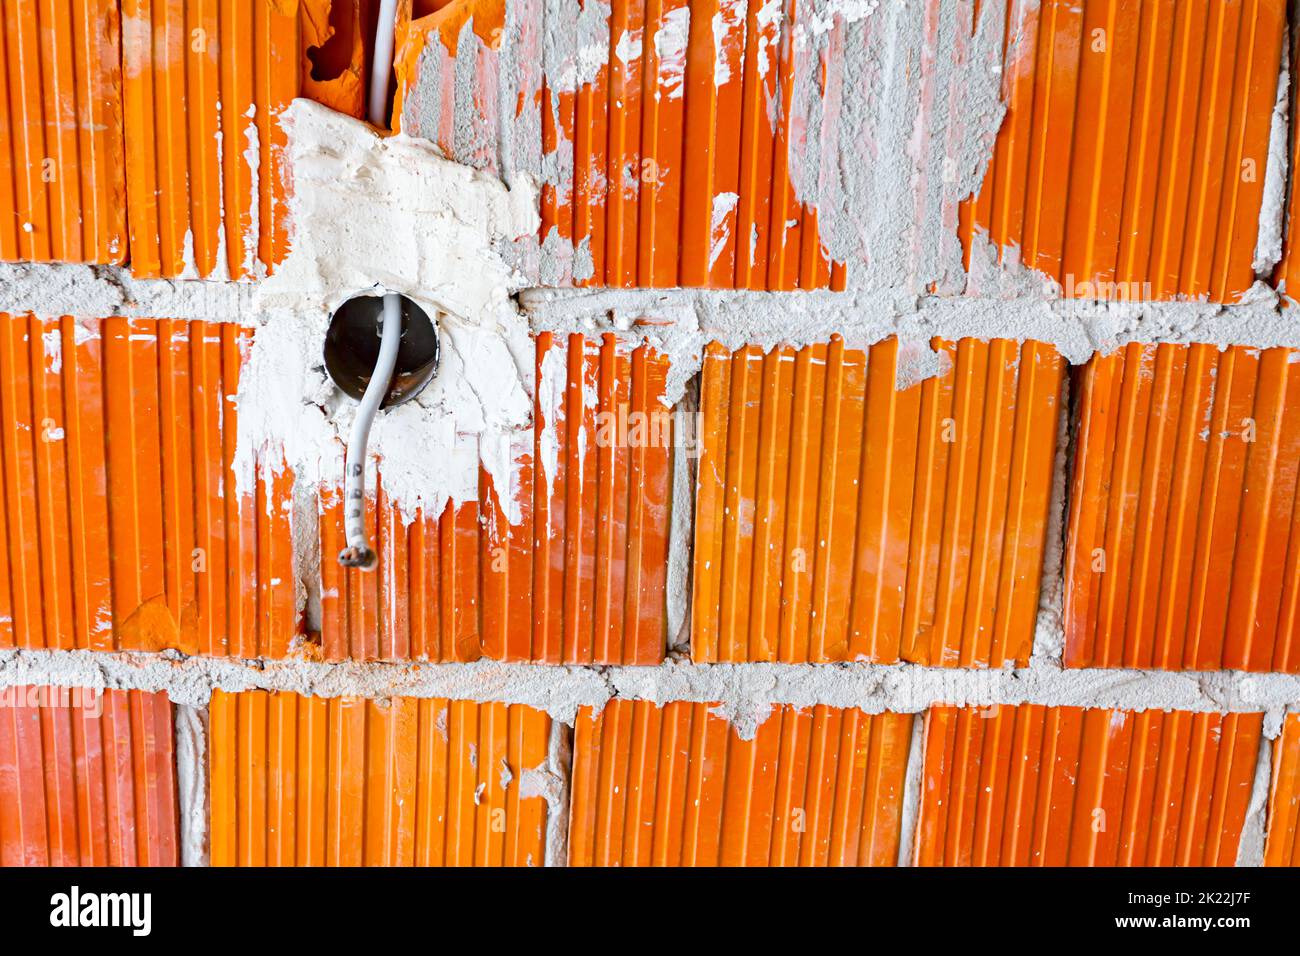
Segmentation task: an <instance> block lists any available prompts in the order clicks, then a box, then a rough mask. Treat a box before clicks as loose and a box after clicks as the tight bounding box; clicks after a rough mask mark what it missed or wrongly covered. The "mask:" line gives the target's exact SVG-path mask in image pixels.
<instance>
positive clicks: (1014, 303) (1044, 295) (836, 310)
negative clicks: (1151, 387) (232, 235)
mask: <svg viewBox="0 0 1300 956" xmlns="http://www.w3.org/2000/svg"><path fill="white" fill-rule="evenodd" d="M260 284H261V283H260V281H253V282H233V281H222V280H198V279H194V280H168V279H135V278H133V277H132V276H131V274H130V272H129V270H127V269H123V268H121V267H118V266H88V265H78V264H71V263H35V264H32V263H0V311H5V312H11V313H19V314H26V313H32V314H35V315H37V316H41V317H52V316H61V315H76V316H80V317H86V318H103V317H108V316H113V315H120V316H126V317H133V318H134V317H138V318H169V319H180V320H201V321H225V322H235V323H238V324H241V325H249V326H256V325H258V324H260V323H261V322H264V321H267V320H273V319H274V315H275V314H276V312H277V311H282V309H283V306H282V305H279V306H276V307H265V308H264V307H262V306H261V305H260V304H259V301H258V292H259V287H260ZM398 291H400V290H398ZM414 291H418V290H414ZM316 295H318V293H313V292H312V291H310V290H304V292H303V297H304V302H307V301H315V299H314V298H313V296H316ZM517 295H518V301H519V302H520V304H521V305H522V307H523V309H524V311H525V312H526V313H527V314H528V319H529V325H530V328H531V329H532V331H534V332H556V333H587V334H593V333H603V332H614V333H615V334H623V335H627V336H629V337H634V338H645V339H652V338H659V339H662V340H664V342H665V343H666V344H667V345H668V347H669V351H673V352H678V353H680V352H682V351H697V350H698V348H699V346H700V345H702V344H703V342H704V341H707V340H716V341H719V342H721V343H723V344H725V345H729V346H732V347H738V346H740V345H744V344H751V343H752V344H759V345H766V346H768V347H771V346H773V345H776V344H778V343H782V342H791V343H792V344H800V343H804V342H815V341H825V340H827V339H829V338H830V337H831V336H832V335H841V336H843V337H844V338H845V339H846V341H848V342H849V343H850V344H851V345H856V346H866V345H870V344H873V343H874V342H878V341H880V340H882V339H885V338H888V337H890V336H895V335H896V336H899V337H900V338H901V339H904V340H907V341H911V340H917V341H928V340H929V339H931V338H935V337H938V338H945V339H959V338H974V339H991V338H1010V339H1016V340H1021V341H1023V340H1027V339H1032V340H1034V341H1040V342H1044V343H1046V344H1050V345H1054V346H1056V347H1057V348H1058V349H1059V350H1060V351H1061V353H1062V354H1063V355H1064V356H1065V357H1066V358H1067V359H1068V360H1069V361H1071V362H1074V363H1076V364H1077V363H1080V362H1084V361H1087V359H1088V358H1089V357H1090V356H1091V355H1092V353H1093V352H1094V351H1096V350H1098V349H1102V350H1107V351H1108V350H1111V349H1113V348H1115V347H1117V346H1118V345H1121V344H1126V343H1129V342H1139V343H1159V342H1171V343H1190V342H1203V343H1208V344H1214V345H1220V346H1223V345H1228V344H1235V345H1245V346H1253V347H1257V348H1269V347H1274V346H1286V347H1300V323H1297V322H1293V321H1290V320H1287V319H1284V318H1283V316H1282V313H1281V309H1280V298H1279V296H1278V295H1277V293H1276V292H1275V291H1274V290H1272V289H1270V288H1268V287H1267V286H1264V285H1263V284H1262V283H1257V284H1256V286H1255V288H1254V289H1252V290H1251V292H1250V294H1248V295H1247V296H1245V297H1244V298H1243V301H1241V302H1236V303H1209V302H1192V301H1159V302H1132V301H1097V300H1088V299H1062V298H1060V297H1059V296H1058V295H1055V294H1052V293H1050V292H1047V291H1039V290H1037V289H1030V290H1021V291H1020V292H1019V294H1014V295H1007V296H1005V297H1001V296H980V295H928V294H918V293H917V292H915V291H914V290H911V289H907V288H889V289H883V290H876V291H860V290H850V291H845V292H831V291H829V290H776V291H751V290H733V289H682V288H670V289H603V288H602V289H572V288H560V289H557V288H530V289H524V290H522V291H521V292H519V293H518V294H517ZM280 296H281V299H282V298H283V290H282V291H281V293H280ZM774 303H779V305H774ZM674 346H676V347H674ZM681 346H689V347H690V348H689V349H682V348H681Z"/></svg>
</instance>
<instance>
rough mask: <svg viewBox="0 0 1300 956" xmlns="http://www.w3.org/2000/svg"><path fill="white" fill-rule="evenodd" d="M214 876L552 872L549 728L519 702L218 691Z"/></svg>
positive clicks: (212, 762) (213, 748) (213, 752)
mask: <svg viewBox="0 0 1300 956" xmlns="http://www.w3.org/2000/svg"><path fill="white" fill-rule="evenodd" d="M210 727H211V745H210V749H209V756H208V759H209V772H210V775H211V776H210V781H211V783H210V787H211V861H212V864H213V865H214V866H362V865H365V866H503V865H506V866H541V865H542V864H543V862H544V847H545V832H546V823H547V812H548V811H547V803H546V800H545V798H544V797H543V796H541V795H537V794H533V795H528V794H527V793H526V791H527V788H528V780H529V775H530V774H533V773H538V772H546V767H545V763H546V760H547V746H548V740H549V735H550V718H548V717H547V716H546V715H545V714H544V713H542V712H540V711H536V710H532V709H531V708H528V707H524V706H522V705H510V706H507V705H505V704H477V703H473V702H469V701H446V700H416V699H414V698H405V697H392V698H385V699H381V700H360V699H356V698H348V697H336V698H331V699H329V700H326V699H322V698H313V697H299V696H298V695H296V694H289V693H275V694H272V693H266V692H263V691H249V692H245V693H240V694H227V693H222V692H217V693H215V694H213V697H212V705H211V711H210Z"/></svg>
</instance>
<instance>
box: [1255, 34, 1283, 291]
mask: <svg viewBox="0 0 1300 956" xmlns="http://www.w3.org/2000/svg"><path fill="white" fill-rule="evenodd" d="M1290 56H1291V36H1290V31H1283V35H1282V66H1281V68H1280V70H1279V71H1278V77H1277V99H1276V100H1275V101H1274V104H1273V117H1272V121H1271V122H1270V124H1269V133H1268V162H1267V165H1266V166H1265V169H1264V192H1263V196H1262V197H1261V199H1260V205H1259V231H1258V233H1257V238H1256V240H1255V259H1254V262H1252V263H1251V268H1253V269H1254V270H1255V274H1256V275H1257V276H1260V277H1261V278H1263V277H1266V276H1267V275H1268V274H1269V273H1270V272H1272V270H1273V267H1274V266H1276V265H1277V264H1278V262H1279V261H1281V259H1282V220H1283V212H1284V210H1285V207H1286V183H1287V174H1288V162H1287V159H1288V157H1287V145H1288V142H1289V140H1290V136H1289V132H1288V126H1289V120H1290V112H1291V65H1290Z"/></svg>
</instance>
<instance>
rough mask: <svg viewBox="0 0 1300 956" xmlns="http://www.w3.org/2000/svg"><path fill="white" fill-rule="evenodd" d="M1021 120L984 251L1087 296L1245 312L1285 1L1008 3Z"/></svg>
mask: <svg viewBox="0 0 1300 956" xmlns="http://www.w3.org/2000/svg"><path fill="white" fill-rule="evenodd" d="M1006 10H1007V12H1006V16H1007V22H1008V25H1009V26H1010V27H1012V28H1013V29H1009V30H1008V36H1016V33H1017V29H1018V31H1019V40H1018V42H1017V44H1016V46H1015V48H1014V49H1010V50H1008V51H1007V55H1006V57H1005V60H1006V65H1007V66H1006V68H1007V73H1006V75H1005V76H1004V78H1003V89H1004V91H1005V96H1006V98H1007V115H1006V119H1005V120H1004V121H1003V123H1002V126H1001V129H1000V131H999V133H998V137H997V142H996V145H995V147H994V150H993V158H992V161H991V162H990V163H989V167H988V172H987V174H986V176H985V179H984V185H983V188H982V189H981V190H980V192H979V194H978V196H977V197H976V198H975V199H973V200H972V201H971V202H969V203H967V204H966V206H965V208H964V209H963V210H962V216H961V222H962V232H963V234H964V237H965V241H966V243H967V252H968V256H969V257H972V258H973V257H974V255H975V253H973V252H972V250H971V247H972V245H976V246H983V245H984V244H985V243H987V242H992V244H993V246H994V248H993V249H992V250H989V251H988V252H986V251H984V250H983V249H981V250H979V255H980V256H985V255H989V254H992V255H993V256H995V257H998V258H1000V259H1001V260H1002V261H1010V260H1016V261H1018V262H1019V263H1022V264H1024V265H1026V266H1030V267H1032V268H1034V269H1036V270H1038V271H1039V272H1040V273H1043V274H1044V275H1046V276H1048V277H1051V278H1052V279H1053V280H1055V281H1056V282H1058V283H1060V285H1061V286H1062V288H1063V290H1064V292H1065V294H1066V295H1067V296H1077V297H1079V298H1103V299H1106V298H1120V299H1153V298H1154V299H1171V298H1174V297H1177V296H1188V297H1206V298H1208V299H1210V300H1211V301H1216V302H1222V301H1228V302H1231V301H1235V300H1237V299H1239V298H1240V297H1241V295H1242V294H1243V293H1244V292H1245V291H1246V290H1247V289H1249V288H1250V286H1251V285H1252V284H1253V282H1254V281H1255V272H1254V268H1253V266H1252V262H1253V259H1254V253H1255V241H1256V238H1257V235H1258V229H1259V213H1260V203H1261V199H1262V197H1263V192H1264V178H1265V176H1264V173H1265V167H1266V165H1267V161H1268V151H1269V134H1270V128H1271V127H1270V124H1271V116H1272V111H1273V105H1274V100H1275V99H1276V96H1277V79H1278V69H1279V62H1280V57H1281V52H1282V42H1283V37H1284V36H1285V33H1286V3H1285V0H1243V2H1241V3H1224V2H1219V0H1189V2H1185V3H1167V2H1145V3H1143V2H1138V0H1086V2H1083V3H1080V2H1077V0H1043V2H1042V3H1041V4H1039V3H1037V2H1033V0H1008V3H1007V4H1006Z"/></svg>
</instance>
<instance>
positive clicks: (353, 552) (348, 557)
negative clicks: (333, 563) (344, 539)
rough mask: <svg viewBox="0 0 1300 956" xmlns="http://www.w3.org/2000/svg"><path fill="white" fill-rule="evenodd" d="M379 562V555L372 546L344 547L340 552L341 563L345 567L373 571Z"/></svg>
mask: <svg viewBox="0 0 1300 956" xmlns="http://www.w3.org/2000/svg"><path fill="white" fill-rule="evenodd" d="M378 563H379V555H377V554H375V552H374V551H372V550H371V549H370V548H344V549H343V550H342V551H340V552H339V564H341V565H343V567H345V568H360V569H361V570H362V571H373V570H374V569H375V565H377V564H378Z"/></svg>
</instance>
